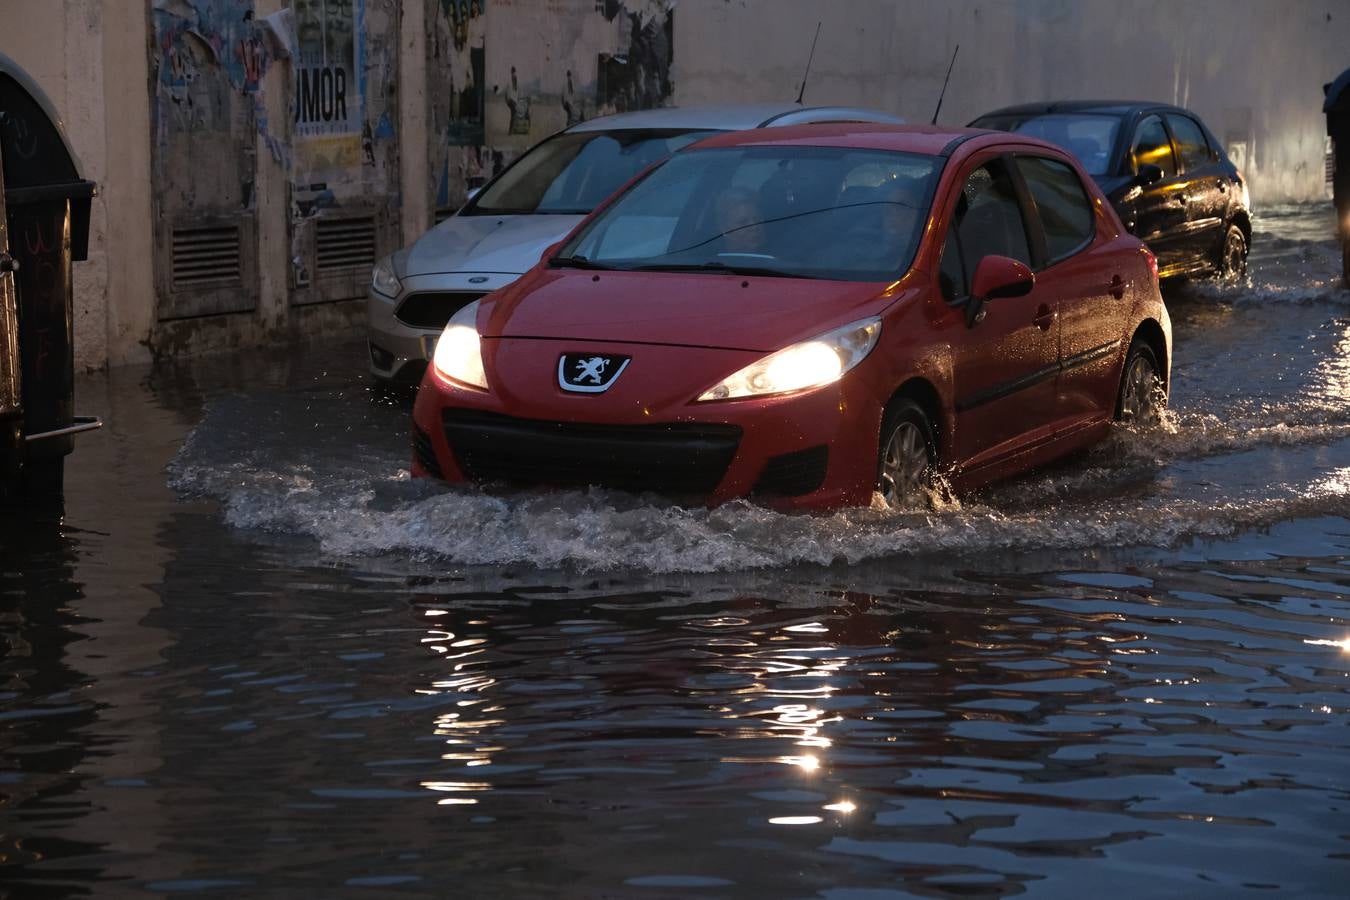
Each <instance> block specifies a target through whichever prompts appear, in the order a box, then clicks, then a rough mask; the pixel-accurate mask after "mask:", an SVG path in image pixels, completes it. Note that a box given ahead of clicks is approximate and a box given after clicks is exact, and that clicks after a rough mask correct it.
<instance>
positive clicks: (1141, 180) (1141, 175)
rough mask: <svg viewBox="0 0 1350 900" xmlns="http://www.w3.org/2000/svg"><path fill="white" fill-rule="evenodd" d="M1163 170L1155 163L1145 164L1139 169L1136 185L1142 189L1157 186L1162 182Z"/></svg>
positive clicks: (1135, 178)
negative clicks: (1152, 185)
mask: <svg viewBox="0 0 1350 900" xmlns="http://www.w3.org/2000/svg"><path fill="white" fill-rule="evenodd" d="M1162 177H1163V170H1162V168H1161V167H1159V166H1155V165H1154V164H1153V163H1144V164H1143V165H1142V166H1140V167H1139V172H1138V173H1137V174H1136V175H1135V176H1134V183H1135V184H1137V185H1139V186H1140V187H1148V186H1149V185H1150V184H1156V183H1157V182H1159V181H1162Z"/></svg>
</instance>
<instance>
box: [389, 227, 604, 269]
mask: <svg viewBox="0 0 1350 900" xmlns="http://www.w3.org/2000/svg"><path fill="white" fill-rule="evenodd" d="M583 218H584V216H574V215H542V216H451V217H450V218H448V219H446V220H445V221H444V222H442V223H441V224H439V225H437V226H436V227H435V228H433V229H431V230H430V231H428V232H427V233H426V234H424V235H422V237H420V238H419V239H418V240H417V242H416V243H415V244H413V245H412V246H411V247H409V248H407V250H405V251H402V252H401V253H399V254H397V255H396V258H395V264H396V266H397V268H398V270H399V272H398V274H399V276H400V277H407V276H412V275H436V274H441V273H450V272H501V273H507V274H512V275H520V274H523V273H524V272H526V271H528V270H529V268H530V267H531V266H533V265H534V264H535V263H537V262H539V257H540V256H541V255H542V254H543V252H544V250H545V249H546V248H547V247H548V246H549V245H550V244H552V243H554V242H556V241H558V240H560V239H561V238H562V237H563V236H564V235H566V234H567V232H569V231H571V230H572V227H573V226H574V225H576V224H577V223H578V222H580V221H581V220H582V219H583ZM398 257H402V258H401V259H399V258H398Z"/></svg>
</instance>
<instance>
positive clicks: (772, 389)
mask: <svg viewBox="0 0 1350 900" xmlns="http://www.w3.org/2000/svg"><path fill="white" fill-rule="evenodd" d="M1170 362H1171V325H1170V322H1169V320H1168V316H1167V310H1166V309H1165V308H1164V306H1163V302H1162V298H1161V296H1160V295H1159V293H1158V279H1157V262H1156V260H1155V259H1154V258H1153V256H1152V255H1151V254H1150V253H1149V251H1148V250H1147V249H1146V248H1145V247H1144V245H1143V244H1142V243H1140V241H1139V240H1137V239H1136V238H1134V237H1131V236H1130V235H1129V234H1128V233H1126V231H1125V229H1124V228H1123V227H1122V226H1121V223H1120V220H1119V219H1118V218H1117V217H1116V214H1115V213H1114V212H1113V211H1112V208H1111V206H1110V204H1109V203H1107V202H1106V200H1105V198H1104V197H1103V196H1102V194H1101V192H1100V191H1099V190H1098V188H1097V187H1096V186H1095V185H1094V184H1093V181H1092V179H1091V178H1089V177H1088V176H1087V175H1086V174H1085V173H1084V172H1083V170H1082V169H1081V168H1080V166H1079V164H1078V163H1077V162H1076V161H1075V160H1074V159H1073V157H1071V156H1070V155H1069V154H1068V153H1066V152H1065V151H1063V150H1061V149H1059V148H1057V147H1055V146H1053V145H1051V144H1048V143H1045V142H1043V141H1039V140H1036V139H1034V138H1027V137H1023V136H1020V135H1016V134H1007V133H1002V132H991V131H976V130H969V129H945V128H928V127H897V126H884V125H883V126H878V125H861V124H840V125H813V126H803V127H798V128H782V129H774V130H772V131H758V132H739V133H734V134H726V135H719V136H716V137H712V138H709V139H707V140H704V141H702V142H700V143H698V144H696V145H693V146H692V147H690V148H689V149H686V150H684V151H682V152H680V153H678V154H676V155H675V156H674V157H672V158H670V159H669V160H667V161H666V162H664V163H662V164H660V165H658V166H656V167H654V168H652V169H650V170H649V171H647V172H646V173H645V174H644V175H642V176H641V177H640V178H638V179H637V180H635V181H634V182H633V183H631V184H630V185H629V186H628V187H627V188H625V189H624V190H622V191H621V192H620V193H618V194H617V195H615V196H614V197H612V198H610V200H608V201H607V202H606V204H605V205H603V206H602V207H601V208H599V209H598V210H597V211H596V212H594V213H593V214H592V215H591V216H589V217H588V218H587V219H586V220H584V221H583V222H582V223H581V224H579V225H578V226H577V228H576V229H575V230H574V231H573V232H572V233H571V234H570V235H569V236H568V237H567V238H566V239H565V240H564V241H563V242H562V243H560V244H558V245H556V246H555V247H552V248H550V250H549V251H548V252H546V253H545V255H544V258H543V259H541V260H540V262H539V264H538V265H537V266H535V267H534V269H532V270H531V271H530V272H529V273H528V274H526V275H525V276H524V277H523V278H521V279H520V280H519V281H517V282H515V283H514V284H512V285H510V286H509V287H506V288H503V289H501V290H498V291H496V292H495V293H492V294H490V295H488V296H486V297H484V298H482V299H481V300H480V301H478V302H476V303H474V304H472V305H471V306H469V307H466V308H465V309H464V310H462V311H461V312H460V313H459V314H457V315H456V316H455V317H454V318H453V319H452V320H451V321H450V323H449V325H447V326H446V329H445V331H444V333H443V334H442V336H441V338H440V340H439V342H438V344H437V347H436V351H435V354H434V365H432V366H430V367H428V370H427V374H426V377H425V378H424V380H423V382H422V385H421V388H420V390H419V392H418V395H417V401H416V405H415V408H414V412H413V420H414V461H413V472H414V474H415V475H420V476H434V477H439V478H444V479H446V480H447V481H452V482H458V481H464V480H471V481H476V482H486V483H504V484H512V483H514V484H528V485H540V486H580V485H603V486H610V487H618V488H623V489H627V490H634V491H656V492H660V493H664V494H671V495H684V496H697V497H699V498H700V499H701V500H703V501H705V502H708V503H714V504H715V503H719V502H722V501H726V500H729V499H731V498H734V497H745V496H750V497H755V498H759V499H762V500H763V501H765V502H768V503H770V504H772V505H775V506H783V507H789V508H812V509H815V508H828V507H835V506H840V505H865V504H868V503H870V502H871V501H872V498H873V495H874V493H880V494H881V496H882V497H883V498H884V499H885V500H886V501H887V503H889V504H890V505H892V506H897V507H910V506H916V505H921V504H922V503H924V502H925V501H926V499H927V497H928V496H929V490H930V484H931V479H932V477H933V476H934V474H935V473H939V472H941V473H942V474H944V475H946V476H947V478H948V479H949V480H950V483H951V485H952V487H953V488H955V489H956V490H968V489H970V488H974V487H977V486H979V485H982V484H984V483H986V482H989V481H991V480H993V479H995V478H999V477H1004V476H1007V475H1011V474H1013V473H1016V472H1020V471H1023V470H1026V469H1029V468H1031V467H1033V466H1036V465H1038V464H1041V463H1045V462H1047V461H1049V460H1051V459H1054V458H1056V457H1059V456H1063V455H1064V454H1066V453H1068V452H1070V451H1073V450H1076V449H1078V448H1081V447H1084V446H1086V445H1089V444H1091V443H1093V442H1095V441H1098V440H1100V439H1101V438H1102V437H1103V436H1105V435H1106V434H1107V432H1108V430H1109V428H1110V427H1111V422H1112V420H1113V419H1122V418H1125V419H1141V420H1147V419H1151V418H1153V417H1155V416H1156V414H1157V413H1158V411H1159V410H1160V409H1161V406H1162V404H1164V403H1165V402H1166V386H1167V379H1168V370H1169V365H1170Z"/></svg>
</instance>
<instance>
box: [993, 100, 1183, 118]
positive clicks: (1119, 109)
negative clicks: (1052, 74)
mask: <svg viewBox="0 0 1350 900" xmlns="http://www.w3.org/2000/svg"><path fill="white" fill-rule="evenodd" d="M1144 109H1165V110H1173V111H1176V112H1188V110H1186V109H1185V108H1183V107H1180V106H1177V105H1175V104H1172V103H1158V102H1156V101H1153V100H1043V101H1040V102H1038V103H1019V104H1017V105H1016V106H1005V107H1003V108H1001V109H995V110H990V111H989V112H987V113H983V114H981V115H980V116H979V117H978V119H985V118H988V117H989V116H1019V115H1020V116H1025V115H1045V114H1047V113H1072V112H1076V113H1103V114H1110V115H1126V114H1128V113H1132V112H1138V111H1140V110H1144ZM978 119H977V121H978Z"/></svg>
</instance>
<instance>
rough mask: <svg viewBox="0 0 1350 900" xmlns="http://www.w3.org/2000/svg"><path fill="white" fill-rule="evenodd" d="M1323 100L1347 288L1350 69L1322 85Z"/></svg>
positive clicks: (1349, 259) (1349, 275)
mask: <svg viewBox="0 0 1350 900" xmlns="http://www.w3.org/2000/svg"><path fill="white" fill-rule="evenodd" d="M1322 93H1323V94H1324V95H1325V99H1324V100H1323V102H1322V112H1324V113H1326V116H1327V134H1328V135H1330V136H1331V153H1332V166H1333V167H1334V169H1333V172H1334V174H1333V175H1332V189H1333V196H1334V197H1335V200H1336V237H1337V238H1339V239H1340V242H1341V277H1342V278H1343V279H1344V281H1345V286H1346V287H1350V69H1346V70H1345V71H1344V72H1342V73H1341V74H1340V77H1338V78H1337V79H1336V80H1335V81H1333V82H1331V83H1330V84H1327V85H1323V86H1322Z"/></svg>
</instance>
